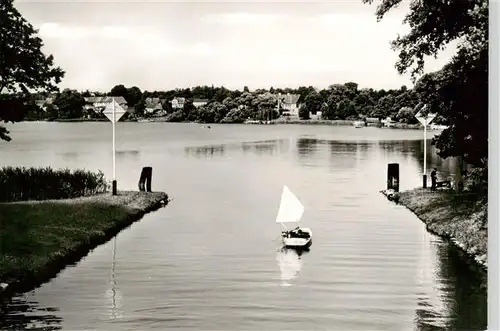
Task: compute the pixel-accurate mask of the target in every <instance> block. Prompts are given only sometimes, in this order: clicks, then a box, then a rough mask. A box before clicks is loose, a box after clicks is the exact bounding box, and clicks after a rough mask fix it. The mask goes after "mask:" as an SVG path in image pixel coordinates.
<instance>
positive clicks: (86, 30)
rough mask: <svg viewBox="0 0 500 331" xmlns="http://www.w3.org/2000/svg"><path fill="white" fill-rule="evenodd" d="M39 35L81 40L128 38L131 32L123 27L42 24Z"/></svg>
mask: <svg viewBox="0 0 500 331" xmlns="http://www.w3.org/2000/svg"><path fill="white" fill-rule="evenodd" d="M39 34H40V35H41V36H42V37H43V38H57V39H72V40H75V39H82V38H95V37H100V38H110V39H115V38H120V39H124V38H128V37H131V35H132V32H131V31H130V29H129V28H127V27H124V26H100V27H94V26H71V25H62V24H58V23H52V22H47V23H43V24H42V25H41V26H40V28H39Z"/></svg>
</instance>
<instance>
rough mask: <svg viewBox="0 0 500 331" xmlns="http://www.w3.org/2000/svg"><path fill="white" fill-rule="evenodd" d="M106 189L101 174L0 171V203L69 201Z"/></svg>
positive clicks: (12, 169)
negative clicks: (49, 200)
mask: <svg viewBox="0 0 500 331" xmlns="http://www.w3.org/2000/svg"><path fill="white" fill-rule="evenodd" d="M108 186H109V185H108V183H107V181H106V179H105V177H104V173H103V172H102V171H99V172H97V173H95V172H91V171H86V170H81V169H79V170H74V171H71V170H69V169H59V170H54V169H52V168H50V167H45V168H26V167H3V168H0V202H11V201H26V200H48V199H70V198H76V197H81V196H89V195H95V194H99V193H103V192H106V191H107V190H108Z"/></svg>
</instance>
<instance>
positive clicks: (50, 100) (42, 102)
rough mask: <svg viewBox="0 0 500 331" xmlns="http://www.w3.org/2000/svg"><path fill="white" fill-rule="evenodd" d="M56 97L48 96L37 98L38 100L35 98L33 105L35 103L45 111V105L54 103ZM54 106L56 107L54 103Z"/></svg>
mask: <svg viewBox="0 0 500 331" xmlns="http://www.w3.org/2000/svg"><path fill="white" fill-rule="evenodd" d="M55 99H56V98H55V97H48V98H45V99H38V100H35V105H37V106H38V107H40V108H41V109H42V110H43V111H47V107H48V106H49V105H52V104H53V103H54V100H55ZM54 107H55V108H57V107H56V106H55V105H54Z"/></svg>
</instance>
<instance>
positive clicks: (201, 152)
mask: <svg viewBox="0 0 500 331" xmlns="http://www.w3.org/2000/svg"><path fill="white" fill-rule="evenodd" d="M224 152H225V146H224V145H210V146H195V147H185V148H184V153H185V155H186V156H194V157H201V156H203V157H214V156H223V155H224Z"/></svg>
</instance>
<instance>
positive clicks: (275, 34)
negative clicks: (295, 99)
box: [15, 0, 454, 91]
mask: <svg viewBox="0 0 500 331" xmlns="http://www.w3.org/2000/svg"><path fill="white" fill-rule="evenodd" d="M377 3H378V1H375V3H374V4H373V5H367V4H363V3H362V1H361V0H331V1H329V2H264V1H258V0H254V1H252V2H208V1H197V2H192V1H184V2H166V1H164V2H159V1H146V0H144V1H140V2H133V1H127V0H120V1H118V0H114V1H112V0H109V1H96V0H94V1H89V0H87V1H69V0H67V1H61V0H60V1H55V0H52V1H42V0H17V1H16V2H15V5H16V7H17V8H18V10H19V11H20V12H21V13H22V15H23V16H24V17H25V18H26V19H27V20H28V21H29V22H30V23H31V24H33V25H34V26H35V27H36V28H37V29H39V35H40V37H41V38H42V39H43V42H44V48H43V51H44V52H45V53H46V54H53V55H54V57H55V61H56V64H57V65H58V66H60V67H61V68H62V69H63V70H65V71H66V75H65V77H64V79H63V81H62V83H61V84H60V87H61V88H72V89H78V90H86V89H89V90H94V91H109V90H110V89H111V88H112V87H113V86H115V85H117V84H124V85H125V86H127V87H131V86H134V85H135V86H138V87H139V88H141V90H150V91H151V90H167V89H173V88H187V87H193V86H198V85H215V86H221V85H222V86H225V87H227V88H230V89H239V90H242V89H243V87H244V86H248V87H249V88H250V89H251V90H253V89H257V88H270V87H271V86H272V87H275V88H276V87H281V88H284V87H291V88H294V87H298V86H301V85H305V86H310V85H312V86H315V87H318V88H325V87H327V86H329V85H331V84H342V83H345V82H349V81H352V82H356V83H358V84H359V86H360V88H365V87H367V88H369V87H371V88H375V89H380V88H384V89H389V88H399V87H401V85H406V86H408V87H411V86H412V83H411V80H410V76H409V75H404V76H401V75H399V74H398V73H397V71H396V69H395V67H394V64H395V62H396V61H397V58H398V57H397V56H398V54H397V52H395V51H393V50H391V48H390V45H389V43H390V41H391V40H393V39H395V38H396V37H397V35H398V34H405V33H406V32H407V31H408V27H407V26H403V24H402V21H403V19H404V16H405V15H406V13H408V7H409V4H408V3H407V2H404V3H403V4H402V5H400V7H399V8H397V9H395V10H394V11H392V12H390V13H389V14H388V15H387V16H386V17H385V18H384V19H383V20H382V21H381V22H377V20H376V17H375V15H374V12H375V9H376V4H377ZM453 51H454V50H453V49H448V50H446V51H444V52H443V54H442V55H440V56H439V58H438V59H433V58H431V59H429V60H428V62H427V64H426V71H428V72H429V71H435V70H439V69H440V68H441V67H442V66H443V65H444V64H445V63H446V62H447V61H448V59H449V58H450V56H451V55H452V52H453Z"/></svg>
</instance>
